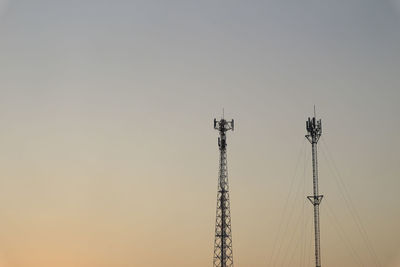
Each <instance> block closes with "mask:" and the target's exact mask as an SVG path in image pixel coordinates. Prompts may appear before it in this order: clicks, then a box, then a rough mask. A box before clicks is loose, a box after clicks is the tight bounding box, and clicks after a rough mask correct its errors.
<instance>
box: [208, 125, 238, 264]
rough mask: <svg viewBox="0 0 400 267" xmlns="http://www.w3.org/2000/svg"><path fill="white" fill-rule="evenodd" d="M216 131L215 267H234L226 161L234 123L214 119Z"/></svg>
mask: <svg viewBox="0 0 400 267" xmlns="http://www.w3.org/2000/svg"><path fill="white" fill-rule="evenodd" d="M214 129H216V130H218V131H219V138H218V146H219V152H220V158H219V177H218V194H217V215H216V220H215V241H214V259H213V266H214V267H233V252H232V229H231V212H230V202H229V183H228V168H227V159H226V132H227V131H229V130H232V131H233V129H234V121H233V120H231V121H227V120H225V119H224V118H222V119H221V120H219V121H217V120H216V119H214Z"/></svg>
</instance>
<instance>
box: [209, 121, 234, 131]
mask: <svg viewBox="0 0 400 267" xmlns="http://www.w3.org/2000/svg"><path fill="white" fill-rule="evenodd" d="M234 128H235V121H234V120H233V119H232V120H230V121H227V120H225V119H224V118H222V119H220V120H219V121H217V119H214V129H215V130H218V131H219V132H220V133H225V132H227V131H229V130H232V131H233V130H234Z"/></svg>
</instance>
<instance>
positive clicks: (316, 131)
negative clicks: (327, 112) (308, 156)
mask: <svg viewBox="0 0 400 267" xmlns="http://www.w3.org/2000/svg"><path fill="white" fill-rule="evenodd" d="M306 130H307V135H306V138H307V139H308V141H310V143H317V142H318V140H319V138H320V137H321V134H322V122H321V119H319V120H317V119H316V118H315V116H314V117H312V118H310V117H309V118H308V120H307V121H306Z"/></svg>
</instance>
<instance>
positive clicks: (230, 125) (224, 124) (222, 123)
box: [214, 118, 235, 151]
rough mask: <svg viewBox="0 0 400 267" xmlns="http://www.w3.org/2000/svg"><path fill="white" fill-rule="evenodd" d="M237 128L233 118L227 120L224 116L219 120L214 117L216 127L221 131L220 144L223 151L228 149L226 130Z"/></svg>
mask: <svg viewBox="0 0 400 267" xmlns="http://www.w3.org/2000/svg"><path fill="white" fill-rule="evenodd" d="M234 128H235V122H234V120H233V119H232V120H231V121H227V120H225V119H224V118H222V119H220V120H219V121H217V119H214V129H215V130H218V131H219V137H218V146H219V149H220V150H221V151H225V150H226V132H227V131H229V130H232V131H233V129H234Z"/></svg>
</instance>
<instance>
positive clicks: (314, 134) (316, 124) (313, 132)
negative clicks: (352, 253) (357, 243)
mask: <svg viewBox="0 0 400 267" xmlns="http://www.w3.org/2000/svg"><path fill="white" fill-rule="evenodd" d="M306 130H307V135H306V138H307V140H308V141H309V142H310V143H311V149H312V168H313V195H312V196H308V197H307V198H308V199H309V200H310V202H311V204H313V206H314V232H315V265H316V267H321V244H320V222H319V205H320V204H321V200H322V198H323V195H319V191H318V160H317V144H318V140H319V138H320V137H321V134H322V122H321V120H318V121H317V119H316V116H315V107H314V117H313V118H308V120H307V121H306Z"/></svg>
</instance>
